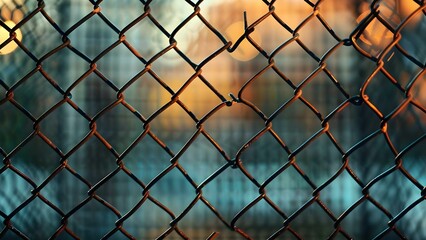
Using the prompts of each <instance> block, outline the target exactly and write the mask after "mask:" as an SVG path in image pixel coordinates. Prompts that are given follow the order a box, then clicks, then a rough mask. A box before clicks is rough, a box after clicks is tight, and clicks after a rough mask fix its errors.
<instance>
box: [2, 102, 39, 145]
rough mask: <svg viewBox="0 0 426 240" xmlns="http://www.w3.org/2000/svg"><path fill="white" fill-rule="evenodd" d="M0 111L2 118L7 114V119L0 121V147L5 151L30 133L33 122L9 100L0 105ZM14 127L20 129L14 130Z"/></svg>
mask: <svg viewBox="0 0 426 240" xmlns="http://www.w3.org/2000/svg"><path fill="white" fill-rule="evenodd" d="M0 113H1V115H2V118H3V116H7V121H6V120H2V121H0V126H1V128H0V147H1V148H2V149H3V150H4V151H6V152H10V151H12V150H13V149H14V148H15V147H17V146H18V144H19V143H21V142H22V141H23V140H24V139H25V138H26V137H27V136H29V135H30V134H31V132H32V131H33V126H32V125H33V124H32V121H31V120H30V119H29V118H27V117H26V115H25V114H24V113H22V112H21V111H19V110H18V109H17V108H15V106H13V105H12V104H11V103H9V102H6V103H4V104H2V105H0ZM15 128H17V129H20V130H19V131H14V129H15Z"/></svg>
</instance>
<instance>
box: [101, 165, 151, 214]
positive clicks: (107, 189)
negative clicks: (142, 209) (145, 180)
mask: <svg viewBox="0 0 426 240" xmlns="http://www.w3.org/2000/svg"><path fill="white" fill-rule="evenodd" d="M115 184H120V185H121V187H120V188H118V189H117V188H115V187H114V186H115ZM142 190H143V189H142V187H141V186H140V185H138V184H137V183H136V182H135V181H133V180H132V179H131V178H130V177H129V175H127V174H126V173H124V172H123V171H119V172H118V173H117V174H115V175H114V176H113V177H112V178H110V180H108V181H107V182H105V183H104V184H102V185H101V186H100V188H99V189H97V190H96V194H97V195H98V196H100V197H101V198H102V199H104V200H105V201H107V202H108V203H110V204H111V205H112V206H114V208H116V209H117V210H118V211H120V213H121V214H122V215H124V214H125V213H127V212H128V211H130V210H131V209H132V208H133V206H135V205H136V204H137V203H138V202H139V200H140V199H142ZM116 196H119V197H116Z"/></svg>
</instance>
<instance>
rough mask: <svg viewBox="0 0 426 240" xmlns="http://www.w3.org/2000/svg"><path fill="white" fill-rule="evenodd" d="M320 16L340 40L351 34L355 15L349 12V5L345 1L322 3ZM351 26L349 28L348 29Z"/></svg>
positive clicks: (354, 24)
mask: <svg viewBox="0 0 426 240" xmlns="http://www.w3.org/2000/svg"><path fill="white" fill-rule="evenodd" d="M319 6H320V9H319V10H320V11H319V13H320V15H321V17H322V18H323V19H324V20H325V21H326V22H327V24H328V25H329V26H330V27H331V29H332V30H333V32H335V33H336V35H337V36H338V37H340V38H342V37H343V36H348V35H350V34H351V31H352V29H353V28H354V27H355V26H356V17H357V16H356V15H355V14H356V13H354V12H353V11H350V10H349V9H350V7H351V3H350V2H346V1H335V2H333V1H322V2H321V4H320V5H319ZM348 26H351V27H348Z"/></svg>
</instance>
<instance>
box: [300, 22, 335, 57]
mask: <svg viewBox="0 0 426 240" xmlns="http://www.w3.org/2000/svg"><path fill="white" fill-rule="evenodd" d="M298 33H299V34H300V37H299V39H300V40H301V41H302V42H303V44H304V45H305V46H306V47H307V48H308V49H309V50H310V51H311V52H313V53H314V54H315V55H316V56H317V57H321V56H323V55H324V54H325V53H326V52H327V51H328V50H330V49H331V48H332V47H333V46H334V45H336V44H337V43H338V41H337V40H336V39H335V38H334V37H333V36H332V35H331V34H330V33H329V32H328V31H327V30H326V29H325V28H324V26H323V25H322V23H321V22H320V20H318V19H317V18H316V17H314V18H311V19H310V20H309V21H308V22H307V23H306V24H305V25H304V26H303V28H302V29H301V30H300V31H298ZM317 38H321V40H322V42H323V44H321V45H319V44H316V41H317V40H316V39H317Z"/></svg>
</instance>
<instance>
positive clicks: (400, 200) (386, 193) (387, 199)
mask: <svg viewBox="0 0 426 240" xmlns="http://www.w3.org/2000/svg"><path fill="white" fill-rule="evenodd" d="M390 183H391V184H394V185H396V186H398V188H397V189H398V190H396V189H395V190H393V189H389V188H386V187H385V186H388V185H389V184H390ZM369 192H370V195H371V197H372V198H374V199H375V200H376V201H378V202H380V204H381V205H382V206H383V207H385V208H386V209H387V210H388V211H389V212H390V213H391V214H392V216H396V215H398V214H399V213H400V212H401V211H402V210H403V209H404V208H406V207H408V205H409V204H411V203H412V202H414V201H415V200H417V199H418V198H419V197H420V195H421V194H420V192H421V190H420V189H418V188H417V187H416V186H415V185H414V184H413V183H412V182H410V181H409V180H408V179H407V178H406V177H405V176H404V175H403V174H402V173H401V172H399V171H396V172H394V173H392V174H390V175H388V176H386V177H385V178H382V179H380V181H378V182H377V183H375V184H374V185H373V186H372V187H371V188H370V191H369Z"/></svg>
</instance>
